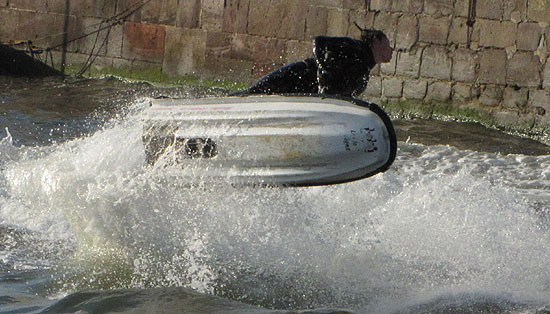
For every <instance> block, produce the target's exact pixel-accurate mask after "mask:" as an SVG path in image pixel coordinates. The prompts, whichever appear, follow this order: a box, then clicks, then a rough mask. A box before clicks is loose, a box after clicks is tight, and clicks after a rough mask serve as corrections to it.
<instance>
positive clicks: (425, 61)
mask: <svg viewBox="0 0 550 314" xmlns="http://www.w3.org/2000/svg"><path fill="white" fill-rule="evenodd" d="M451 68H452V60H451V58H450V57H449V54H448V51H447V49H445V48H444V47H438V46H431V47H426V49H424V53H423V54H422V65H421V66H420V76H422V77H427V78H435V79H440V80H450V79H451Z"/></svg>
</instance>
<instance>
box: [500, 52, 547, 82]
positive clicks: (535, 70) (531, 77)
mask: <svg viewBox="0 0 550 314" xmlns="http://www.w3.org/2000/svg"><path fill="white" fill-rule="evenodd" d="M541 70H542V64H541V63H540V61H539V58H538V57H537V56H535V55H533V53H531V52H521V51H520V52H517V53H516V54H515V55H514V56H513V57H512V59H510V60H508V67H507V71H506V83H507V84H512V85H518V86H520V87H538V86H539V85H541V76H540V72H541Z"/></svg>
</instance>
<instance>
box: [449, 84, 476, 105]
mask: <svg viewBox="0 0 550 314" xmlns="http://www.w3.org/2000/svg"><path fill="white" fill-rule="evenodd" d="M452 98H453V100H454V101H457V102H468V101H471V100H472V99H473V98H474V97H473V94H472V84H465V83H456V84H454V85H453V95H452Z"/></svg>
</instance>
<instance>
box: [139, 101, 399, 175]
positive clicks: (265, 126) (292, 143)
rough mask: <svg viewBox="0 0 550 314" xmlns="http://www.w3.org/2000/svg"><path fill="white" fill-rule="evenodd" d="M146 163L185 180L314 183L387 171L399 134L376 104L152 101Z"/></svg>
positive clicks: (147, 122)
mask: <svg viewBox="0 0 550 314" xmlns="http://www.w3.org/2000/svg"><path fill="white" fill-rule="evenodd" d="M143 118H144V125H145V129H144V134H143V142H144V144H145V152H146V158H147V161H148V162H149V163H150V164H152V165H155V166H157V167H163V168H166V167H169V168H170V169H172V170H174V169H176V170H177V171H176V172H177V173H178V175H181V176H182V180H185V183H190V184H194V183H202V182H205V181H218V180H223V181H226V182H230V183H233V184H245V185H249V184H251V185H257V184H260V185H292V186H310V185H327V184H335V183H343V182H349V181H353V180H358V179H362V178H366V177H369V176H372V175H374V174H377V173H379V172H383V171H385V170H387V169H388V168H389V166H390V165H391V164H392V162H393V160H394V159H395V155H396V150H397V143H396V137H395V131H394V129H393V126H392V124H391V121H390V119H389V118H388V117H387V115H386V114H385V113H384V112H383V111H382V110H381V109H380V108H379V107H378V106H376V105H374V104H370V103H366V102H363V101H360V100H357V99H351V98H332V97H323V98H321V97H317V96H316V95H304V96H301V95H287V96H247V97H223V98H203V99H152V100H151V106H150V108H148V109H147V110H146V111H145V112H144V116H143Z"/></svg>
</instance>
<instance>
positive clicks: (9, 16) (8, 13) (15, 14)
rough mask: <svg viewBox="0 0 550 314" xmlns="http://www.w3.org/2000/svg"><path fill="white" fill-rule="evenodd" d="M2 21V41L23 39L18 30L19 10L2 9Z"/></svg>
mask: <svg viewBox="0 0 550 314" xmlns="http://www.w3.org/2000/svg"><path fill="white" fill-rule="evenodd" d="M0 16H2V23H0V42H9V41H10V40H21V39H23V38H20V37H19V31H18V27H17V24H18V21H19V11H15V10H7V9H0Z"/></svg>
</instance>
